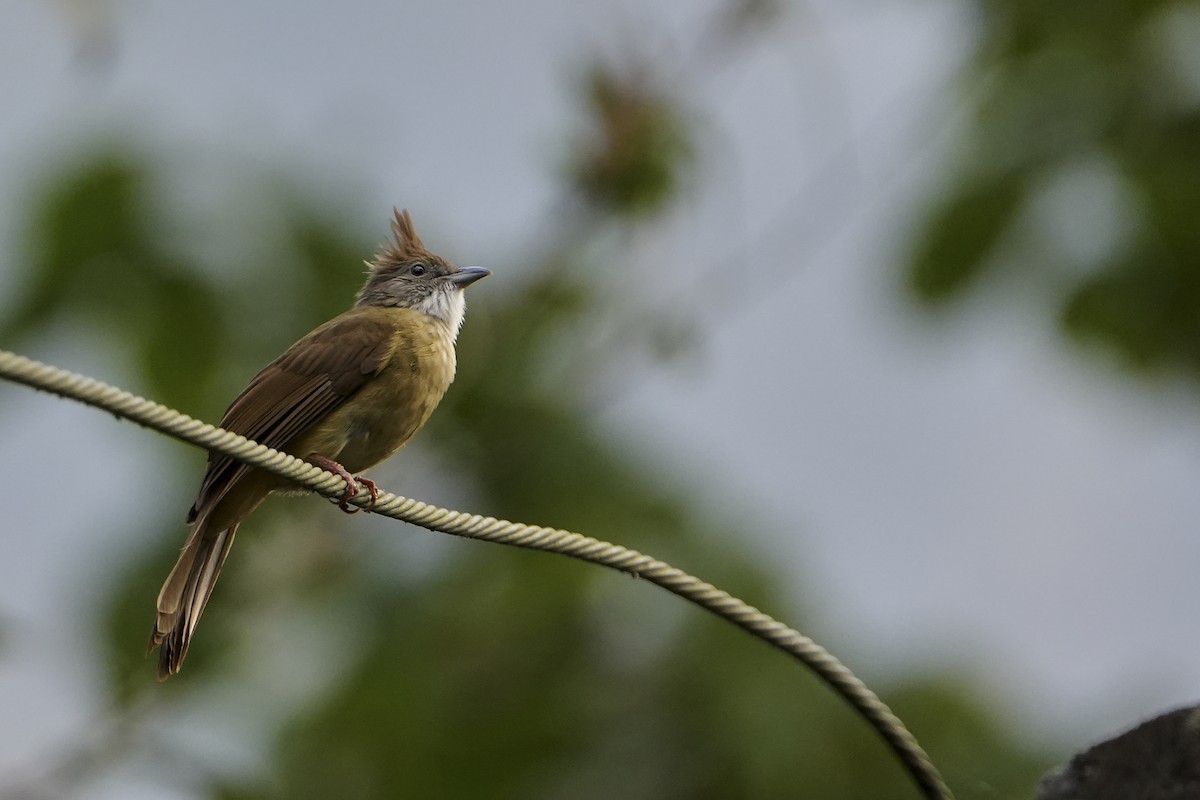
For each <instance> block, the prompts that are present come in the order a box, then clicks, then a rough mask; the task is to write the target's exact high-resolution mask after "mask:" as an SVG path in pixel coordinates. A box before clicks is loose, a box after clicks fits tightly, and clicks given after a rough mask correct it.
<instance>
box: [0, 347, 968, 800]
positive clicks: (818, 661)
mask: <svg viewBox="0 0 1200 800" xmlns="http://www.w3.org/2000/svg"><path fill="white" fill-rule="evenodd" d="M0 377H3V378H7V379H8V380H10V381H13V382H16V383H21V384H24V385H26V386H30V387H32V388H34V389H38V390H41V391H45V392H49V393H51V394H56V395H59V396H60V397H66V398H69V399H72V400H77V401H79V402H81V403H86V404H87V405H90V406H94V407H96V408H101V409H104V410H106V411H109V412H111V413H112V414H114V415H116V416H117V417H124V418H126V419H128V420H130V421H132V422H135V423H137V424H138V425H141V426H143V427H146V428H150V429H152V430H156V431H158V432H160V433H164V434H166V435H167V436H171V437H173V438H176V439H179V440H181V441H184V442H189V443H191V444H194V445H197V446H198V447H203V448H205V449H207V450H215V451H217V452H220V453H223V454H224V455H227V456H229V457H231V458H234V459H237V460H238V461H241V462H243V463H246V464H249V465H251V466H253V467H257V468H259V469H264V470H267V471H268V472H272V473H274V474H276V475H279V476H281V477H283V478H287V479H288V480H291V481H293V482H295V483H297V484H300V485H302V486H305V487H307V488H309V489H312V490H313V491H315V492H318V493H320V494H322V495H324V496H326V497H333V498H341V496H342V493H343V491H344V489H345V484H344V482H343V480H342V479H341V478H340V477H338V476H337V475H335V474H333V473H332V472H326V471H325V470H323V469H321V468H319V467H314V466H313V465H311V464H309V463H308V462H306V461H302V460H300V459H298V458H296V457H295V456H291V455H288V454H287V453H282V452H280V451H278V450H273V449H271V448H269V447H266V446H264V445H261V444H258V443H257V442H254V441H252V440H249V439H247V438H245V437H244V436H240V435H238V434H236V433H231V432H229V431H227V430H224V429H223V428H218V427H216V426H214V425H209V424H207V423H204V422H201V421H199V420H196V419H193V418H191V417H189V416H186V415H184V414H181V413H179V412H178V411H175V410H174V409H171V408H168V407H166V406H164V405H161V404H159V403H155V402H153V401H151V400H147V399H145V398H142V397H138V396H137V395H134V394H131V393H129V392H126V391H124V390H121V389H118V388H116V387H114V386H109V385H108V384H105V383H102V382H100V381H97V380H93V379H91V378H87V377H85V376H83V375H78V374H75V373H72V372H67V371H65V370H61V369H58V368H57V367H52V366H50V365H48V364H43V363H40V362H38V361H34V360H32V359H29V358H25V357H24V356H20V355H17V354H16V353H12V352H9V351H7V350H0ZM349 502H351V503H353V504H354V505H356V506H359V507H361V508H367V507H368V506H369V510H370V511H372V512H374V513H376V514H381V515H383V516H386V517H391V518H392V519H398V520H402V521H404V522H410V523H412V524H414V525H418V526H420V527H422V528H426V529H428V530H431V531H439V532H441V533H448V534H452V535H454V536H461V537H465V538H468V539H482V540H484V541H489V542H496V543H498V544H506V545H512V546H514V547H523V548H527V549H530V550H545V551H549V552H554V553H561V554H563V555H567V556H571V557H573V558H577V559H580V560H582V561H587V562H590V563H593V564H599V565H601V566H604V567H608V568H610V569H614V570H618V571H620V572H624V573H627V574H629V575H633V576H634V577H638V578H642V579H644V580H647V581H650V582H651V583H655V584H657V585H659V586H661V587H662V588H664V589H666V590H667V591H668V592H671V593H673V594H676V595H678V596H680V597H682V598H683V599H685V600H687V601H689V602H691V603H694V604H695V605H697V606H700V607H701V608H704V609H706V610H708V611H710V612H712V613H713V614H716V615H717V616H718V617H721V618H722V619H724V620H726V621H727V622H730V623H732V624H734V625H736V626H737V627H739V628H741V629H742V630H744V631H746V632H747V633H749V634H750V635H752V636H754V637H756V638H758V639H761V640H762V641H764V642H767V643H768V644H770V645H772V646H773V647H775V648H777V649H779V650H782V651H783V652H785V653H787V654H788V655H790V656H791V657H793V658H794V659H796V660H797V661H799V662H800V663H801V664H803V665H804V666H806V667H808V669H810V670H811V671H812V672H813V673H815V674H816V675H817V677H819V678H820V679H821V680H822V681H824V682H825V683H826V684H827V685H828V686H830V687H831V688H832V689H833V690H834V691H835V692H837V693H838V694H839V695H841V696H842V697H843V698H844V699H845V700H846V701H847V702H848V703H849V704H850V705H851V707H853V708H854V710H855V711H857V712H858V714H859V715H860V716H862V717H863V718H864V719H865V720H866V721H867V722H868V724H870V726H871V727H872V728H873V729H874V730H875V731H876V733H878V734H879V736H880V737H882V738H883V740H884V741H885V742H886V743H887V744H888V746H889V747H890V748H891V749H892V751H893V752H894V753H895V755H896V756H897V757H898V758H899V759H900V762H901V764H902V765H903V767H904V769H905V770H906V771H907V772H908V774H909V775H910V776H911V778H912V779H913V781H914V782H915V783H916V784H917V787H918V788H919V789H920V791H921V793H922V795H923V796H924V797H926V798H928V800H953V798H954V795H953V794H952V793H951V791H950V789H949V787H948V786H947V785H946V783H945V782H944V781H943V780H942V777H941V775H940V774H939V773H938V771H937V768H936V767H935V766H934V765H933V763H932V762H931V761H930V759H929V756H928V755H926V753H925V751H924V750H923V749H922V748H921V746H920V745H919V744H918V743H917V740H916V738H915V737H914V736H913V735H912V734H911V733H910V732H909V731H908V729H907V728H906V727H905V726H904V723H903V722H901V721H900V719H899V718H898V717H897V716H896V715H895V714H894V713H892V710H891V709H890V708H888V707H887V705H885V704H884V702H883V701H882V700H880V699H879V697H878V696H877V695H876V694H875V693H874V692H872V691H871V690H870V689H869V688H868V687H867V686H866V684H864V683H863V682H862V681H861V680H859V679H858V678H857V677H856V676H855V675H854V673H852V672H851V671H850V670H849V669H848V668H847V667H846V666H845V665H843V664H842V663H841V662H840V661H838V659H837V658H835V657H834V656H833V654H832V653H830V652H829V651H827V650H826V649H825V648H823V647H821V645H819V644H817V643H816V642H814V641H813V640H812V639H809V638H808V637H807V636H805V635H803V634H802V633H800V632H799V631H797V630H794V629H792V628H789V627H788V626H787V625H784V624H783V623H782V622H779V621H777V620H775V619H773V618H771V617H770V616H768V615H767V614H764V613H763V612H761V611H759V610H758V609H757V608H754V607H753V606H751V605H749V604H747V603H745V602H743V601H741V600H739V599H738V598H736V597H733V596H732V595H730V594H729V593H728V592H725V591H722V590H721V589H718V588H717V587H715V586H713V585H712V584H710V583H706V582H704V581H702V580H700V579H699V578H696V577H694V576H692V575H689V574H687V573H685V572H683V571H682V570H679V569H676V568H675V567H672V566H671V565H670V564H667V563H666V562H663V561H659V560H658V559H656V558H653V557H651V556H648V555H645V554H643V553H639V552H638V551H636V550H630V549H629V548H626V547H621V546H620V545H615V544H610V543H608V542H604V541H600V540H598V539H593V538H591V537H590V536H583V535H581V534H578V533H572V532H570V531H564V530H558V529H556V528H546V527H542V526H539V525H525V524H523V523H519V522H509V521H507V520H502V519H496V518H495V517H484V516H480V515H478V514H468V513H465V512H461V511H451V510H450V509H446V508H440V507H438V506H434V505H430V504H429V503H424V502H421V501H420V500H414V499H412V498H407V497H401V496H399V495H396V494H392V493H391V492H380V494H379V497H378V499H377V501H376V502H375V503H374V504H373V505H371V504H370V498H369V496H368V493H366V492H359V493H358V494H357V495H356V496H354V497H353V498H350V501H349Z"/></svg>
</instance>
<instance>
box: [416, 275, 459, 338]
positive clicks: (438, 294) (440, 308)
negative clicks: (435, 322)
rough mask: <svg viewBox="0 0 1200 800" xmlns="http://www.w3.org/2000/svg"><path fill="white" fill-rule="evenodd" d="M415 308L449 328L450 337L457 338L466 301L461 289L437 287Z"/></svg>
mask: <svg viewBox="0 0 1200 800" xmlns="http://www.w3.org/2000/svg"><path fill="white" fill-rule="evenodd" d="M417 308H419V309H421V310H422V311H424V312H425V313H426V314H428V315H429V316H431V317H436V318H437V319H440V320H441V321H442V322H444V323H446V326H447V327H449V328H450V335H451V336H453V337H454V338H455V339H457V338H458V331H459V329H460V328H461V327H462V324H463V315H464V314H466V311H467V300H466V298H465V297H463V291H462V289H459V288H458V287H456V286H446V287H439V288H438V289H437V290H436V291H434V292H433V294H431V295H429V297H426V298H425V299H424V300H422V301H421V304H420V305H419V306H417Z"/></svg>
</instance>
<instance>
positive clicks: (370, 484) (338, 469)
mask: <svg viewBox="0 0 1200 800" xmlns="http://www.w3.org/2000/svg"><path fill="white" fill-rule="evenodd" d="M308 463H310V464H313V465H314V466H318V467H320V468H321V469H324V470H328V471H330V472H332V473H333V474H334V475H337V476H338V477H339V478H341V479H342V480H343V481H345V482H346V490H345V492H344V493H343V494H342V499H341V500H339V501H338V504H337V506H338V508H340V509H341V510H342V511H344V512H345V513H347V514H357V513H358V511H359V509H358V508H357V507H353V506H351V505H350V499H351V498H352V497H354V496H355V495H357V494H358V484H360V483H361V484H362V485H363V486H365V487H367V491H368V492H370V493H371V503H372V504H373V503H374V502H375V501H376V500H377V499H378V498H379V487H378V486H376V485H375V481H373V480H371V479H370V478H360V477H357V476H354V475H351V474H350V470H348V469H346V468H345V467H343V466H342V465H341V464H339V463H338V462H336V461H334V460H333V459H332V458H326V457H325V456H309V457H308Z"/></svg>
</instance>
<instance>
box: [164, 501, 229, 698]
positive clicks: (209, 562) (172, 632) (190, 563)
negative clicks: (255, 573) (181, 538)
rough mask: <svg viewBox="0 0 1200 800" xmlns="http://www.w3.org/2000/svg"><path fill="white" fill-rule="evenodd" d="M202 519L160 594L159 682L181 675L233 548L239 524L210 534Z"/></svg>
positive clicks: (194, 529) (193, 530) (189, 538)
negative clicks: (218, 579) (206, 608)
mask: <svg viewBox="0 0 1200 800" xmlns="http://www.w3.org/2000/svg"><path fill="white" fill-rule="evenodd" d="M205 522H206V520H204V519H201V520H199V521H198V522H197V523H196V527H195V528H193V529H192V535H191V536H189V537H188V541H187V544H185V545H184V547H183V552H181V553H180V554H179V560H178V561H176V562H175V567H174V568H173V569H172V570H171V574H170V575H168V576H167V580H166V582H165V583H164V584H163V587H162V590H161V591H160V592H159V593H158V616H157V618H156V619H155V622H154V629H153V630H152V631H151V633H150V649H154V648H155V647H159V648H161V649H160V650H159V653H158V679H159V680H160V681H161V680H166V679H167V678H168V677H170V676H171V675H174V674H175V673H176V672H179V668H180V667H181V666H183V659H184V657H185V656H187V650H188V644H190V643H191V639H192V633H193V632H194V631H195V630H196V624H197V623H198V622H199V621H200V615H201V614H202V613H204V606H205V604H207V603H208V598H209V596H210V595H211V594H212V590H213V586H214V585H215V584H216V582H217V577H218V576H219V575H220V574H221V565H222V564H224V563H225V557H226V556H228V555H229V548H230V547H232V546H233V537H234V534H235V533H237V529H238V526H237V525H236V524H234V525H232V526H230V527H229V528H226V529H225V530H220V531H209V530H207V529H206V526H205Z"/></svg>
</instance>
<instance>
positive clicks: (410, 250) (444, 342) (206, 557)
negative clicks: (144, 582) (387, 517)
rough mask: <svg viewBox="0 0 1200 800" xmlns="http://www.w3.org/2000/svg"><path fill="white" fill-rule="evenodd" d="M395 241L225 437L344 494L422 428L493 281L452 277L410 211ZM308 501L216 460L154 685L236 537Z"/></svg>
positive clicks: (279, 367)
mask: <svg viewBox="0 0 1200 800" xmlns="http://www.w3.org/2000/svg"><path fill="white" fill-rule="evenodd" d="M392 212H393V213H392V220H391V223H390V224H391V232H392V239H391V240H390V241H388V242H387V243H386V244H385V245H384V246H383V247H382V248H381V249H380V250H379V252H378V253H376V254H375V256H374V257H373V258H372V259H371V260H369V261H367V262H366V265H367V279H366V282H365V283H364V284H363V287H362V289H361V290H360V291H359V292H358V294H357V296H356V298H355V303H354V305H353V306H352V307H351V308H350V309H349V310H348V311H345V312H343V313H342V314H339V315H338V316H336V317H334V318H333V319H331V320H329V321H328V322H326V323H325V324H323V325H320V326H319V327H317V328H316V329H314V330H313V331H312V332H310V333H309V334H307V335H306V336H304V337H303V338H301V339H300V340H299V341H297V342H296V343H295V344H293V345H292V346H291V347H289V348H288V349H287V350H286V351H285V352H284V353H283V355H281V356H279V357H278V358H276V359H275V360H274V361H272V362H271V363H270V364H268V365H267V366H266V367H264V368H263V370H262V371H261V372H259V373H258V374H257V375H256V376H254V378H253V379H252V380H251V381H250V383H249V384H248V385H247V386H246V388H245V389H243V390H242V392H241V394H239V395H238V396H237V397H236V398H235V399H234V401H233V402H232V403H231V404H230V406H229V408H228V409H227V410H226V412H225V415H224V417H222V419H221V427H222V428H224V429H226V430H229V431H232V432H234V433H239V434H241V435H243V436H245V437H246V438H248V439H253V440H254V441H256V442H258V443H260V444H264V445H267V446H269V447H273V448H275V449H277V450H282V451H284V452H287V453H290V454H292V455H294V456H296V457H298V458H302V459H304V460H305V461H308V462H309V463H310V464H313V465H315V466H319V467H322V468H324V469H327V470H329V471H331V472H334V473H335V474H337V475H338V476H339V477H341V478H342V479H343V480H344V481H345V484H346V487H345V490H344V494H343V496H342V498H341V501H340V503H339V506H340V507H341V509H342V510H343V511H346V512H347V513H354V511H357V508H353V509H352V508H351V507H350V506H349V505H348V502H347V501H348V500H349V499H350V498H352V497H354V496H355V495H357V494H358V492H359V491H360V490H359V484H362V486H363V487H364V488H366V490H367V491H369V492H370V495H371V502H374V501H375V499H376V498H377V497H378V487H377V486H376V484H375V482H374V481H371V480H370V479H368V478H364V477H362V476H358V475H356V474H355V473H358V472H360V471H362V470H365V469H368V468H370V467H372V466H374V465H375V464H378V463H379V462H380V461H383V460H384V459H385V458H388V457H389V456H391V455H392V454H393V453H395V452H396V451H397V450H399V449H400V448H401V447H403V446H404V444H405V443H407V442H408V441H409V439H411V438H412V437H413V435H414V434H415V433H416V432H417V431H418V430H419V429H420V428H421V426H422V425H424V424H425V421H426V420H427V419H429V416H430V414H432V413H433V410H434V408H435V407H436V406H437V405H438V403H439V402H440V401H441V399H442V396H443V395H444V394H445V392H446V390H447V388H449V386H450V383H451V381H453V380H454V373H455V368H456V358H455V350H454V346H455V342H456V340H457V338H458V332H459V329H460V328H461V326H462V322H463V315H464V313H465V310H466V302H465V298H464V296H463V290H464V289H466V288H467V287H468V286H470V285H471V284H473V283H475V282H476V281H478V280H479V279H481V278H485V277H487V276H488V275H490V274H491V272H490V270H487V269H484V268H483V267H456V266H455V265H454V264H452V263H451V262H450V261H448V260H446V259H444V258H442V257H441V256H438V255H436V254H434V253H433V252H431V251H430V250H429V249H428V248H427V247H426V246H425V245H424V244H423V243H422V242H421V239H420V237H419V236H417V232H416V229H415V228H414V227H413V221H412V216H411V215H410V214H409V212H408V211H407V210H405V211H398V210H396V209H393V210H392ZM289 491H291V492H295V491H303V490H302V489H300V488H299V487H297V486H296V485H295V484H292V483H290V482H288V481H287V480H286V479H283V478H280V477H278V476H276V475H273V474H271V473H269V472H265V471H262V470H258V469H254V468H251V467H248V466H246V465H245V464H242V463H240V462H238V461H236V460H234V459H231V458H229V457H228V456H225V455H222V454H220V453H217V452H211V453H210V454H209V456H208V463H207V466H206V469H205V472H204V478H203V480H202V481H201V482H200V490H199V493H198V494H197V496H196V501H195V502H194V503H193V504H192V507H191V509H190V510H189V512H188V516H187V522H188V524H189V526H190V530H189V533H188V537H187V540H186V542H185V543H184V545H183V549H182V550H181V552H180V554H179V558H178V560H177V561H176V562H175V566H174V568H172V570H171V572H170V574H169V575H168V576H167V579H166V581H165V582H164V583H163V585H162V589H161V591H159V593H158V607H157V614H156V616H155V620H154V626H153V630H152V631H151V634H150V642H149V645H148V648H147V652H151V651H153V650H154V648H156V647H157V648H159V654H158V669H157V673H158V679H159V680H160V681H162V680H166V679H167V678H168V677H170V676H171V675H174V674H176V673H178V672H179V670H180V667H182V665H183V661H184V658H185V657H186V656H187V652H188V646H189V645H190V644H191V641H192V635H193V634H194V633H195V630H196V624H197V623H198V622H199V620H200V615H201V614H202V613H203V611H204V607H205V605H206V604H207V603H208V599H209V597H210V596H211V594H212V591H213V586H214V584H215V583H216V581H217V576H218V575H219V574H220V572H221V566H222V565H223V564H224V563H225V558H226V557H227V556H228V555H229V549H230V547H231V546H232V545H233V540H234V535H235V534H236V533H237V530H238V527H239V526H240V525H241V524H242V522H243V521H245V519H246V518H247V517H248V516H249V515H250V514H251V512H253V511H254V510H255V509H256V508H257V507H258V505H259V504H260V503H261V502H262V501H263V500H264V499H266V497H267V495H268V494H270V493H272V492H285V493H286V492H289Z"/></svg>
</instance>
